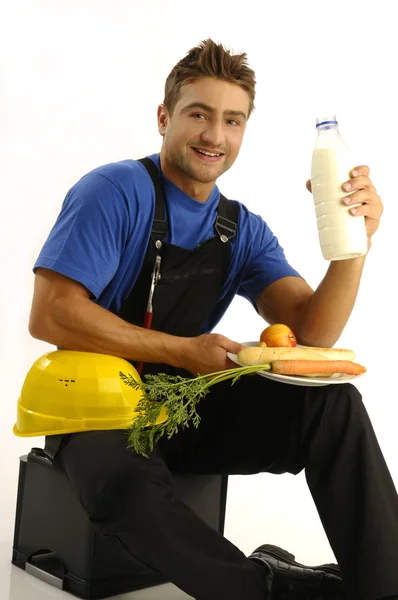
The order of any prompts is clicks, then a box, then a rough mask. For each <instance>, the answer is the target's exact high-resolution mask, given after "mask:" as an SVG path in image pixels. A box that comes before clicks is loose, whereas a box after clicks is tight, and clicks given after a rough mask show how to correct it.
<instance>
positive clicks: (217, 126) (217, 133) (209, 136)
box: [201, 121, 225, 149]
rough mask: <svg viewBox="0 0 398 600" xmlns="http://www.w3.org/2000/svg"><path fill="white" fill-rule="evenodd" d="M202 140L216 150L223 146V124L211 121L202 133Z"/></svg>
mask: <svg viewBox="0 0 398 600" xmlns="http://www.w3.org/2000/svg"><path fill="white" fill-rule="evenodd" d="M201 137H202V140H203V141H204V142H206V143H207V144H208V145H209V146H211V147H212V148H213V149H217V148H219V147H220V146H223V145H224V143H225V134H224V127H223V123H222V122H220V121H213V122H212V123H208V127H206V129H205V130H204V131H203V132H202V136H201Z"/></svg>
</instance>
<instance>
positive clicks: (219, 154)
mask: <svg viewBox="0 0 398 600" xmlns="http://www.w3.org/2000/svg"><path fill="white" fill-rule="evenodd" d="M192 149H193V150H194V151H195V152H196V154H199V156H201V157H203V158H204V159H206V158H207V159H208V160H211V159H212V160H215V159H217V158H221V157H222V156H224V153H223V152H210V151H209V150H202V149H201V148H195V147H194V146H192Z"/></svg>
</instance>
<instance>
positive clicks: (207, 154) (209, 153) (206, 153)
mask: <svg viewBox="0 0 398 600" xmlns="http://www.w3.org/2000/svg"><path fill="white" fill-rule="evenodd" d="M195 150H197V152H200V153H201V154H205V155H206V156H221V154H212V153H211V152H205V151H204V150H199V148H195Z"/></svg>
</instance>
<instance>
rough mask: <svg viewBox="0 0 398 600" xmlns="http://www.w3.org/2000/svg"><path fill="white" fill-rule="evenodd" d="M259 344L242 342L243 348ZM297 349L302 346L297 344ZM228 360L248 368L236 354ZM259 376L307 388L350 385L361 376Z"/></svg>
mask: <svg viewBox="0 0 398 600" xmlns="http://www.w3.org/2000/svg"><path fill="white" fill-rule="evenodd" d="M258 343H259V342H242V345H243V346H246V347H248V346H257V345H258ZM297 348H300V345H299V344H297ZM227 356H228V358H230V359H231V360H232V361H233V362H234V363H236V364H237V365H240V366H241V367H243V366H247V365H242V363H240V362H239V361H238V358H237V356H236V354H232V353H231V352H227ZM257 373H258V375H261V376H262V377H266V378H267V379H273V380H274V381H280V382H281V383H289V384H290V385H303V386H307V387H312V386H321V385H332V384H336V383H348V382H349V381H353V380H354V379H355V380H356V379H358V377H361V375H347V373H334V374H333V375H332V376H331V377H300V375H279V374H278V373H271V372H270V371H257Z"/></svg>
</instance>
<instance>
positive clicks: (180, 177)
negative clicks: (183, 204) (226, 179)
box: [160, 152, 215, 202]
mask: <svg viewBox="0 0 398 600" xmlns="http://www.w3.org/2000/svg"><path fill="white" fill-rule="evenodd" d="M160 165H161V168H162V173H163V175H164V176H165V177H167V179H168V180H169V181H171V182H172V183H174V185H176V186H177V187H178V188H180V190H182V191H183V192H184V194H186V195H187V196H189V197H190V198H193V199H194V200H197V201H198V202H207V200H208V199H209V196H210V194H211V192H212V190H213V188H214V185H215V181H211V182H209V183H201V182H200V181H195V180H194V179H192V178H191V177H189V176H188V175H186V174H185V173H184V172H183V171H181V170H180V169H177V168H175V167H173V165H171V164H170V163H169V162H168V161H167V159H166V158H165V156H164V154H163V153H162V152H161V153H160Z"/></svg>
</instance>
